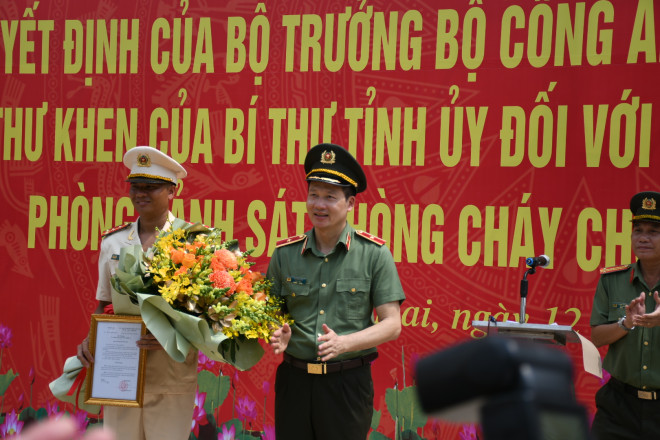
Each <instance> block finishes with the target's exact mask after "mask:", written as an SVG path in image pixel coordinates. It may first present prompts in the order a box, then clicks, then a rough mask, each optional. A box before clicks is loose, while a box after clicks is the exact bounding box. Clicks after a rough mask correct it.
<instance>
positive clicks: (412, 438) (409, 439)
mask: <svg viewBox="0 0 660 440" xmlns="http://www.w3.org/2000/svg"><path fill="white" fill-rule="evenodd" d="M401 440H422V437H420V436H419V434H417V433H416V432H415V431H410V430H408V429H406V430H405V431H403V432H402V433H401Z"/></svg>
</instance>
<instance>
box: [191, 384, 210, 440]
mask: <svg viewBox="0 0 660 440" xmlns="http://www.w3.org/2000/svg"><path fill="white" fill-rule="evenodd" d="M205 401H206V393H200V392H199V390H198V391H197V392H196V393H195V409H194V410H193V418H192V426H191V427H190V431H191V432H194V433H195V437H199V425H206V424H207V423H208V420H207V419H206V411H205V410H204V402H205Z"/></svg>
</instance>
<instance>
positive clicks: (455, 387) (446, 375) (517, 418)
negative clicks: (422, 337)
mask: <svg viewBox="0 0 660 440" xmlns="http://www.w3.org/2000/svg"><path fill="white" fill-rule="evenodd" d="M572 373H573V368H572V363H571V360H570V358H569V357H568V355H567V354H566V353H564V352H563V351H561V350H559V349H558V348H555V347H553V346H547V345H544V344H541V343H534V342H530V341H525V340H521V339H514V338H505V337H499V336H489V337H486V338H484V339H479V340H475V341H470V342H466V343H462V344H458V345H456V346H454V347H450V348H448V349H446V350H443V351H440V352H438V353H435V354H432V355H429V356H427V357H425V358H422V359H420V361H419V362H418V363H417V366H416V376H417V390H418V396H419V399H420V403H421V406H422V409H423V410H424V411H425V412H426V413H427V414H428V415H430V416H431V417H434V418H438V419H443V420H446V421H450V422H462V423H481V425H482V430H483V434H484V437H485V439H486V440H499V439H502V440H588V439H590V436H589V424H588V422H587V415H586V411H585V409H584V408H583V407H582V406H581V405H580V404H578V402H577V401H576V399H575V391H574V387H573V374H572Z"/></svg>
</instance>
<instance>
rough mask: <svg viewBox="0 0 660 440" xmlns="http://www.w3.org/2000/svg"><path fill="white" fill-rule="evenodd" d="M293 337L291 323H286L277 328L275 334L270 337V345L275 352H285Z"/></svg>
mask: <svg viewBox="0 0 660 440" xmlns="http://www.w3.org/2000/svg"><path fill="white" fill-rule="evenodd" d="M290 339H291V327H290V326H289V324H284V325H283V326H282V327H280V328H278V329H277V330H275V332H274V333H273V336H271V337H270V346H271V348H272V349H273V352H274V353H275V354H280V353H284V350H286V348H287V347H288V346H289V340H290Z"/></svg>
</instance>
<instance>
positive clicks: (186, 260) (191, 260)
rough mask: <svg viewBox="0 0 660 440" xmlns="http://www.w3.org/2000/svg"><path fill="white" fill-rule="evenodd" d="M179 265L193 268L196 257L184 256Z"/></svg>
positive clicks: (191, 255) (193, 255)
mask: <svg viewBox="0 0 660 440" xmlns="http://www.w3.org/2000/svg"><path fill="white" fill-rule="evenodd" d="M181 264H182V265H184V266H185V267H194V266H195V264H197V257H195V254H184V255H183V261H182V262H181Z"/></svg>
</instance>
